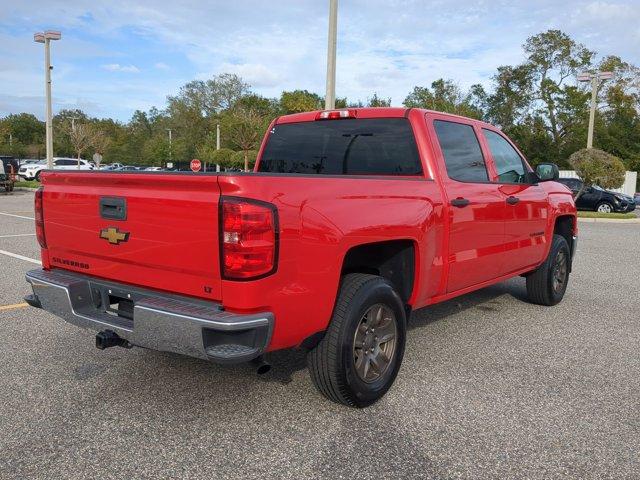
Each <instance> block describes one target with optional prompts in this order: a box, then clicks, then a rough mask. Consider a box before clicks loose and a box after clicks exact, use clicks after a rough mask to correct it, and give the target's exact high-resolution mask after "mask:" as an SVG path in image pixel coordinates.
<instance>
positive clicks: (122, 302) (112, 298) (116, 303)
mask: <svg viewBox="0 0 640 480" xmlns="http://www.w3.org/2000/svg"><path fill="white" fill-rule="evenodd" d="M91 297H92V300H93V305H94V306H95V308H96V310H98V311H99V312H102V313H106V314H107V315H110V316H112V317H117V318H119V319H121V320H124V321H125V322H127V323H129V324H130V326H133V311H134V309H133V307H134V304H135V301H136V299H137V298H139V297H141V295H139V294H136V293H135V292H132V291H128V290H125V289H121V288H113V287H107V286H104V285H99V284H91Z"/></svg>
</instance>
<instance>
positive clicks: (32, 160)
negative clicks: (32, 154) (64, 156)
mask: <svg viewBox="0 0 640 480" xmlns="http://www.w3.org/2000/svg"><path fill="white" fill-rule="evenodd" d="M41 161H42V160H38V159H36V158H25V159H22V160H20V165H21V166H22V165H31V164H33V163H40V162H41Z"/></svg>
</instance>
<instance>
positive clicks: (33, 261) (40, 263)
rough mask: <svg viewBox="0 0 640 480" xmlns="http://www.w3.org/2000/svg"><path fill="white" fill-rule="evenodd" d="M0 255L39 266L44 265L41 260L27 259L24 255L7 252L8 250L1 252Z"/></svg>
mask: <svg viewBox="0 0 640 480" xmlns="http://www.w3.org/2000/svg"><path fill="white" fill-rule="evenodd" d="M0 254H2V255H6V256H8V257H13V258H18V259H20V260H24V261H25V262H31V263H35V264H37V265H42V262H40V260H36V259H35V258H29V257H25V256H24V255H18V254H17V253H11V252H7V251H6V250H0Z"/></svg>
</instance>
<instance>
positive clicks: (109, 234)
mask: <svg viewBox="0 0 640 480" xmlns="http://www.w3.org/2000/svg"><path fill="white" fill-rule="evenodd" d="M100 238H104V239H105V240H107V241H108V242H109V243H111V244H113V245H119V244H120V242H126V241H127V240H129V232H121V231H120V230H118V229H117V228H116V227H109V228H103V229H102V230H100Z"/></svg>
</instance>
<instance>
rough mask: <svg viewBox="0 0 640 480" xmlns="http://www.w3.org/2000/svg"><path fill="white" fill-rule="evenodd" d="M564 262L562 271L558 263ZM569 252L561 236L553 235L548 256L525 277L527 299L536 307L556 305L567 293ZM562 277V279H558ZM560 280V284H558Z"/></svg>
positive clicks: (569, 263) (567, 245)
mask: <svg viewBox="0 0 640 480" xmlns="http://www.w3.org/2000/svg"><path fill="white" fill-rule="evenodd" d="M563 261H564V271H562V266H561V265H560V264H558V262H563ZM570 265H571V252H570V250H569V244H568V243H567V241H566V240H565V238H564V237H563V236H561V235H555V234H554V235H553V240H552V243H551V249H550V250H549V255H548V256H547V259H546V260H545V261H544V263H543V264H542V265H540V266H539V267H538V268H537V269H536V270H535V271H534V272H532V273H531V274H529V275H528V276H527V297H528V298H529V301H530V302H532V303H536V304H538V305H547V306H551V305H556V304H558V303H560V301H561V300H562V298H563V297H564V294H565V292H566V291H567V284H568V283H569V270H570ZM560 277H562V278H560ZM560 280H562V282H561V283H560Z"/></svg>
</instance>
